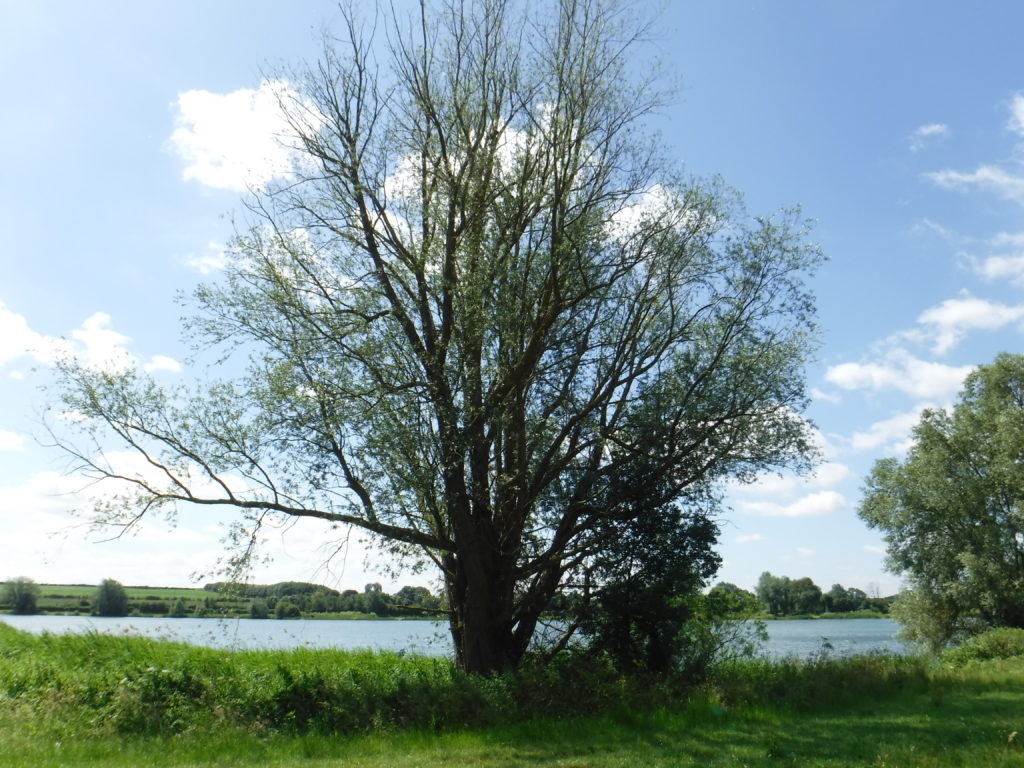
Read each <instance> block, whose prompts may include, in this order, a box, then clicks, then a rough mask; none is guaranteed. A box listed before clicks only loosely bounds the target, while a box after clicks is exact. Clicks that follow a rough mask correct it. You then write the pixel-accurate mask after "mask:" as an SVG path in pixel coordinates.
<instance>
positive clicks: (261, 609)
mask: <svg viewBox="0 0 1024 768" xmlns="http://www.w3.org/2000/svg"><path fill="white" fill-rule="evenodd" d="M275 607H276V606H275ZM269 617H270V608H269V607H267V603H266V601H265V600H262V599H261V598H258V597H257V598H256V599H254V600H253V601H252V602H251V603H249V618H250V619H266V618H269Z"/></svg>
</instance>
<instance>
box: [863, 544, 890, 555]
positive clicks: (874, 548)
mask: <svg viewBox="0 0 1024 768" xmlns="http://www.w3.org/2000/svg"><path fill="white" fill-rule="evenodd" d="M864 551H865V552H873V553H874V554H876V555H884V554H885V547H879V546H875V545H873V544H865V545H864Z"/></svg>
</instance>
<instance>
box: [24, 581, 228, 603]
mask: <svg viewBox="0 0 1024 768" xmlns="http://www.w3.org/2000/svg"><path fill="white" fill-rule="evenodd" d="M97 586H98V585H96V584H92V585H89V584H40V585H39V596H40V597H75V598H82V597H92V596H93V595H94V594H95V593H96V587H97ZM124 589H125V591H126V592H127V593H128V597H133V598H136V599H139V600H145V599H147V598H152V599H154V600H176V599H177V598H179V597H181V598H184V599H185V600H202V599H203V598H204V597H208V596H210V595H213V594H216V593H214V592H208V591H207V590H205V589H199V588H196V589H190V588H187V587H129V586H127V585H126V586H125V588H124Z"/></svg>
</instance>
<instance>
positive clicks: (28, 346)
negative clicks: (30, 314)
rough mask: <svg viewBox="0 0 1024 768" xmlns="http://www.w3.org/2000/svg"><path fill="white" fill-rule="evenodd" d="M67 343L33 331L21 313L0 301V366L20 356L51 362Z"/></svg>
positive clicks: (64, 348) (64, 349) (65, 349)
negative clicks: (13, 310)
mask: <svg viewBox="0 0 1024 768" xmlns="http://www.w3.org/2000/svg"><path fill="white" fill-rule="evenodd" d="M67 349H68V345H67V343H66V342H63V341H62V340H61V339H55V338H53V337H50V336H44V335H42V334H39V333H36V332H35V331H33V330H32V329H31V328H30V327H29V324H28V320H26V319H25V317H24V316H23V315H19V314H16V313H14V312H12V311H11V310H9V309H7V307H6V306H5V305H4V303H3V302H2V301H0V366H2V365H5V364H7V363H9V362H11V361H12V360H17V359H19V358H22V357H32V358H33V359H35V360H36V362H39V363H45V364H49V363H52V362H53V361H54V360H55V359H56V358H57V357H58V356H59V354H60V352H62V351H67Z"/></svg>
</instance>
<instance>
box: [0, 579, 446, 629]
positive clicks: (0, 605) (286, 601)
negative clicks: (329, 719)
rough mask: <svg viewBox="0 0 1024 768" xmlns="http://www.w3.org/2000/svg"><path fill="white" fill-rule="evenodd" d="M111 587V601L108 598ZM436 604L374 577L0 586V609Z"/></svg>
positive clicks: (272, 611) (230, 611) (337, 611)
mask: <svg viewBox="0 0 1024 768" xmlns="http://www.w3.org/2000/svg"><path fill="white" fill-rule="evenodd" d="M115 585H116V586H115ZM118 588H120V591H118ZM112 591H113V592H116V597H117V599H116V600H110V599H109V598H110V593H111V592H112ZM121 591H123V595H122V594H121ZM101 597H104V599H103V600H101V599H100V598H101ZM122 597H123V598H124V599H123V600H122ZM440 605H441V601H440V598H438V597H437V596H435V595H433V594H432V593H431V592H430V590H428V589H427V588H426V587H420V586H405V587H402V588H401V589H399V590H398V591H397V592H395V594H393V595H390V594H388V593H387V592H385V591H384V590H383V589H382V588H381V585H380V584H376V583H373V584H367V585H366V586H365V587H364V588H363V590H362V591H361V592H360V591H356V590H354V589H346V590H344V591H339V590H336V589H331V588H330V587H325V586H323V585H320V584H310V583H307V582H298V581H286V582H279V583H277V584H233V583H228V582H214V583H211V584H207V585H205V586H204V587H202V588H201V589H200V588H195V589H188V588H179V587H146V586H140V587H131V586H125V587H121V585H120V584H118V583H117V582H116V581H114V580H112V579H107V580H105V581H104V582H103V583H102V584H101V585H100V586H98V587H97V586H92V585H87V584H37V583H35V582H34V581H33V580H32V579H28V578H25V577H19V578H15V579H11V580H9V581H8V582H6V583H5V585H4V589H3V590H0V612H4V611H7V612H10V613H19V614H36V613H39V614H58V615H68V616H75V615H80V616H94V615H100V616H165V617H169V618H184V617H189V618H206V617H210V618H224V617H227V618H254V619H266V618H278V619H293V618H299V617H304V618H329V619H377V618H434V617H436V616H438V615H439V613H440V610H439V609H440Z"/></svg>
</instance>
